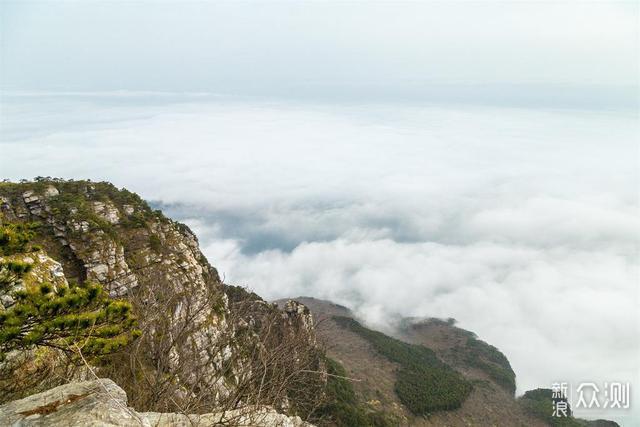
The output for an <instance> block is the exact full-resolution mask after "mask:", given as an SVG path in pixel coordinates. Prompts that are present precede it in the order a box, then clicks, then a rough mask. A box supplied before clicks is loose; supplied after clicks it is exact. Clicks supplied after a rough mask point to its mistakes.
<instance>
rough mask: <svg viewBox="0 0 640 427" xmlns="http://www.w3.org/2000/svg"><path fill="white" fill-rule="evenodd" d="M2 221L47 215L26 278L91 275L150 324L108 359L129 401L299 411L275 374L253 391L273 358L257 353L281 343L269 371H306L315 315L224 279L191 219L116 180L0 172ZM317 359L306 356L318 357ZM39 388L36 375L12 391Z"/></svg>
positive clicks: (149, 405)
mask: <svg viewBox="0 0 640 427" xmlns="http://www.w3.org/2000/svg"><path fill="white" fill-rule="evenodd" d="M0 222H8V223H12V222H13V223H21V222H22V223H37V224H40V226H39V227H38V229H37V236H36V238H35V239H34V242H33V243H34V244H37V245H39V246H40V247H42V250H40V251H38V252H34V253H31V254H28V255H25V256H27V257H28V258H30V259H31V261H32V262H33V264H34V269H33V270H32V272H31V273H29V275H28V276H27V277H26V278H25V280H24V282H25V286H28V283H27V282H34V283H43V282H47V283H52V284H54V286H55V283H56V281H64V282H65V283H66V280H68V281H69V282H78V283H83V282H87V281H91V282H97V283H99V284H101V285H102V286H103V288H104V289H106V290H107V291H108V292H109V294H110V296H111V297H113V298H121V299H126V300H129V301H130V302H131V303H132V306H133V310H134V314H135V315H136V316H137V318H138V321H139V325H138V326H139V329H140V330H142V331H143V333H142V335H141V337H140V338H138V340H137V343H136V346H135V348H132V349H131V351H132V353H130V354H125V355H122V358H121V359H120V362H112V363H111V364H110V365H109V364H107V365H106V366H101V369H105V370H107V372H106V374H104V376H108V377H110V378H113V379H114V380H115V381H117V382H118V384H120V385H121V386H122V387H123V388H124V390H126V391H127V392H128V393H129V396H130V398H131V403H132V405H135V406H136V407H137V408H141V409H144V410H157V411H167V412H168V411H172V410H174V409H175V408H176V407H178V408H179V407H182V406H180V405H178V404H167V403H166V402H176V401H187V400H190V401H192V402H193V401H197V402H198V404H199V406H198V409H197V411H198V412H203V411H204V410H206V411H208V410H209V409H210V408H216V407H232V408H236V407H238V406H252V405H262V404H268V405H273V406H275V407H277V409H278V410H281V411H286V412H288V413H301V412H300V411H299V408H300V406H299V405H298V406H296V402H295V399H292V398H291V397H290V396H288V391H287V388H286V387H283V386H282V384H281V385H278V384H276V382H275V381H276V380H273V379H272V381H270V382H269V383H268V385H269V386H270V387H272V388H273V389H274V390H275V391H274V390H272V391H271V392H270V393H267V392H266V390H263V388H262V386H261V387H260V393H257V394H253V393H252V391H251V390H252V384H253V383H252V381H254V380H255V379H254V377H256V375H257V373H256V372H257V371H258V370H260V369H266V368H264V366H265V365H264V362H265V361H264V360H258V359H259V358H263V359H265V358H266V357H267V356H266V355H269V354H272V353H274V350H276V352H277V353H278V354H280V356H279V359H278V360H277V363H278V364H279V365H278V368H277V371H276V372H271V371H270V375H271V377H272V378H278V380H277V381H290V378H292V377H294V376H295V375H299V374H296V372H298V373H299V371H301V370H303V368H301V367H300V366H298V364H299V363H301V362H300V361H301V360H305V359H303V358H302V357H301V355H305V354H306V355H313V354H317V352H315V346H316V342H315V335H314V329H313V320H312V319H311V314H310V313H309V311H308V310H307V309H306V308H305V307H304V306H302V305H296V304H294V303H292V304H291V306H290V307H289V308H288V309H287V310H286V311H279V310H278V308H276V307H274V306H272V305H271V304H268V303H267V302H265V301H263V300H262V299H261V298H260V297H258V296H257V295H255V294H250V293H248V292H246V291H244V290H243V289H241V288H238V287H231V286H227V285H225V284H223V283H222V281H221V280H220V277H219V275H218V272H217V271H216V269H215V268H213V267H212V266H211V265H210V264H209V262H208V261H207V259H206V258H205V256H204V255H203V254H202V252H201V251H200V248H199V245H198V240H197V238H196V236H195V235H194V233H193V232H192V231H191V230H190V229H189V228H188V227H187V226H186V225H184V224H180V223H178V222H175V221H172V220H171V219H169V218H166V217H165V216H164V215H163V214H162V213H161V212H160V211H156V210H153V209H151V207H150V206H149V205H148V204H147V203H146V202H144V201H143V200H142V199H140V197H138V196H137V195H136V194H134V193H131V192H129V191H127V190H118V189H117V188H115V187H114V186H113V185H111V184H109V183H94V182H89V181H63V180H40V181H35V182H23V183H7V182H4V183H0ZM25 260H26V259H25ZM54 260H55V261H54ZM26 261H28V260H26ZM7 302H8V303H10V302H9V301H7ZM263 332H265V333H264V336H263V335H261V334H263ZM287 345H289V346H291V347H292V349H291V350H288V349H285V347H286V346H287ZM307 350H311V351H307ZM134 351H137V353H136V354H133V352H134ZM127 357H128V359H125V358H127ZM313 357H315V358H318V356H309V358H310V359H312V358H313ZM310 359H309V360H305V363H307V362H308V363H312V362H313V366H315V368H318V367H319V366H320V367H321V366H322V365H321V363H320V362H317V363H315V362H314V361H312V360H310ZM124 360H126V362H125V361H124ZM132 361H134V362H132ZM38 363H40V362H38ZM130 363H134V364H135V369H136V370H137V371H136V372H137V374H136V375H138V376H140V377H144V379H145V382H144V387H146V388H147V389H151V390H152V391H150V392H149V393H148V394H146V395H145V394H144V392H146V391H148V390H138V389H136V387H141V385H140V383H139V382H138V381H139V380H140V379H139V378H138V377H136V375H132V373H131V371H128V370H127V369H129V368H128V367H127V366H128V364H130ZM273 363H276V362H273ZM26 365H29V364H28V363H27V364H26ZM120 367H123V368H124V369H118V368H120ZM315 368H314V369H315ZM108 369H111V370H108ZM131 369H134V368H131ZM269 369H271V368H269ZM24 372H28V370H24ZM65 375H66V374H65ZM313 375H315V376H316V377H317V378H319V379H320V380H318V381H322V380H321V378H322V377H321V375H316V374H313ZM65 378H66V381H68V380H69V379H74V380H76V379H78V378H80V379H85V378H86V377H83V376H81V377H78V376H77V375H75V376H68V375H67V376H66V377H65ZM260 378H262V375H260ZM314 381H315V380H314ZM62 382H64V378H60V379H59V381H58V383H56V384H54V385H58V384H61V383H62ZM46 387H47V388H48V387H51V384H50V383H49V384H47V385H46ZM43 389H44V387H36V388H33V386H31V385H29V387H27V388H26V389H25V390H18V391H17V392H16V393H14V394H11V393H9V394H8V395H9V397H8V398H5V399H16V398H17V397H22V396H25V395H27V394H28V393H33V392H36V391H41V390H43ZM138 391H140V392H138ZM12 393H13V392H12ZM158 394H160V395H161V396H162V398H159V397H158ZM267 395H268V396H269V397H268V398H267V400H266V401H265V397H264V396H267ZM205 399H206V402H205V403H203V402H204V401H205ZM221 402H223V403H222V404H221V405H218V404H219V403H221ZM225 405H226V406H225Z"/></svg>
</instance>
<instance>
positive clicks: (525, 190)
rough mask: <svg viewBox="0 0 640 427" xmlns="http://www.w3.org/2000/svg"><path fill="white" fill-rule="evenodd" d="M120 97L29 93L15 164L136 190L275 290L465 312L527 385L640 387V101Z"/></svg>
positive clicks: (12, 156) (393, 308) (13, 107)
mask: <svg viewBox="0 0 640 427" xmlns="http://www.w3.org/2000/svg"><path fill="white" fill-rule="evenodd" d="M128 96H129V97H131V95H128ZM119 98H120V97H118V96H114V95H112V96H98V95H94V96H58V97H35V98H34V97H33V96H21V97H20V96H18V97H14V98H13V99H12V102H11V103H6V104H5V105H4V117H5V121H4V126H3V140H2V143H1V148H2V152H3V153H4V154H3V157H2V160H1V165H2V175H3V176H4V177H6V178H10V179H13V180H17V179H20V178H29V177H33V176H36V175H42V176H56V177H64V178H90V179H93V180H108V181H111V182H113V183H115V184H116V185H117V186H121V187H126V188H128V189H130V190H133V191H136V192H138V193H139V194H140V195H141V196H142V197H143V198H145V199H147V200H151V201H152V202H153V204H154V206H156V207H159V208H162V209H163V211H164V212H165V213H166V214H167V215H169V216H171V217H173V218H174V219H178V220H181V221H184V222H186V223H187V224H188V225H189V226H190V227H191V228H192V229H193V230H194V231H195V232H196V234H197V235H198V237H199V239H200V243H201V246H202V248H203V251H204V252H205V254H206V255H207V257H208V259H209V261H210V262H211V263H212V265H214V266H215V267H216V268H217V269H218V270H219V272H220V274H221V276H223V277H224V278H225V281H226V282H227V283H231V284H238V285H242V286H246V287H248V288H250V289H252V290H254V291H256V292H257V293H258V294H259V295H261V296H263V297H264V298H266V299H276V298H284V297H296V296H314V297H318V298H325V299H329V300H332V301H334V302H336V303H339V304H343V305H347V306H349V307H351V308H352V309H354V311H355V312H356V313H357V315H358V316H359V317H360V318H362V319H363V320H364V321H366V322H367V323H368V324H370V325H372V326H374V327H379V328H388V327H390V324H391V323H392V322H393V320H394V319H397V317H398V316H404V317H409V316H434V317H454V318H456V319H457V320H458V322H459V325H460V326H461V327H463V328H467V329H470V330H472V331H474V332H476V333H477V334H478V335H479V336H480V338H482V339H484V340H486V341H488V342H490V343H491V344H494V345H495V346H497V347H498V348H499V349H500V350H502V351H503V352H504V353H505V354H506V355H507V357H508V358H509V360H510V361H511V362H512V365H513V367H514V370H515V371H516V373H517V376H518V378H517V381H518V393H522V392H524V391H525V390H528V389H531V388H535V387H549V386H550V384H551V383H553V382H556V381H567V382H570V383H574V384H577V383H579V382H583V381H602V382H605V381H613V380H620V381H622V380H625V381H627V380H629V379H632V380H633V385H632V387H633V386H640V383H639V382H638V360H640V358H639V356H640V347H639V343H638V336H639V335H640V329H639V318H638V312H639V310H638V308H639V307H640V304H639V301H638V288H637V285H638V277H639V274H640V269H639V266H638V239H639V237H640V223H639V220H638V218H639V217H640V216H639V215H638V213H639V212H638V211H639V206H638V197H637V196H638V182H639V180H638V168H637V161H638V158H637V155H638V151H637V145H636V144H637V136H638V132H639V128H638V122H637V120H636V119H635V117H634V115H633V114H632V113H625V112H601V111H600V112H598V111H589V110H582V111H579V110H544V109H522V108H501V107H489V106H485V107H473V106H468V107H460V106H456V105H454V106H443V105H439V104H435V105H429V104H420V105H393V104H361V105H355V104H350V105H342V106H336V105H330V104H319V103H318V104H313V103H307V104H304V103H299V102H266V101H248V100H246V99H243V100H232V99H223V100H220V99H217V98H215V97H206V96H205V97H202V96H201V97H195V98H194V97H193V96H185V97H183V98H181V99H177V100H176V99H173V98H170V99H167V98H162V97H160V98H158V97H153V96H149V95H146V96H143V95H137V96H134V97H133V99H134V101H132V100H128V101H127V102H122V100H120V99H119ZM61 111H64V114H61V113H60V112H61ZM636 402H637V400H636ZM636 407H637V405H636ZM577 413H578V415H580V413H579V411H577ZM585 415H587V416H589V417H593V416H598V414H596V413H594V411H593V410H588V411H587V413H586V414H585ZM604 415H606V416H608V417H619V416H620V413H615V412H611V413H606V412H604V413H603V416H604ZM622 415H623V416H624V414H622Z"/></svg>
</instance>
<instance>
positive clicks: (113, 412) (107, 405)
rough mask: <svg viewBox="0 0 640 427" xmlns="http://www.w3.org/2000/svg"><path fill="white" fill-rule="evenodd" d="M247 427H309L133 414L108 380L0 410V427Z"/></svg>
mask: <svg viewBox="0 0 640 427" xmlns="http://www.w3.org/2000/svg"><path fill="white" fill-rule="evenodd" d="M215 425H250V426H265V427H267V426H269V427H270V426H274V427H275V426H281V427H312V425H311V424H309V423H306V422H304V421H302V420H301V419H300V418H299V417H289V416H286V415H283V414H279V413H278V412H276V411H275V410H273V409H271V408H268V407H253V408H246V409H244V410H243V411H226V412H225V413H215V412H214V413H209V414H202V415H192V414H188V415H187V414H176V413H158V412H136V411H135V410H134V409H133V408H130V407H128V406H127V395H126V393H125V392H124V391H123V390H122V389H121V388H120V387H118V386H117V385H116V383H114V382H113V381H111V380H110V379H108V378H106V379H100V380H94V381H84V382H75V383H69V384H65V385H62V386H59V387H55V388H53V389H51V390H47V391H45V392H43V393H38V394H34V395H32V396H29V397H26V398H24V399H20V400H15V401H13V402H9V403H7V404H5V405H2V406H0V426H2V427H4V426H7V427H9V426H12V427H18V426H20V427H28V426H52V427H85V426H86V427H89V426H95V427H107V426H122V427H141V426H144V427H152V426H157V427H192V426H196V427H197V426H201V427H204V426H215Z"/></svg>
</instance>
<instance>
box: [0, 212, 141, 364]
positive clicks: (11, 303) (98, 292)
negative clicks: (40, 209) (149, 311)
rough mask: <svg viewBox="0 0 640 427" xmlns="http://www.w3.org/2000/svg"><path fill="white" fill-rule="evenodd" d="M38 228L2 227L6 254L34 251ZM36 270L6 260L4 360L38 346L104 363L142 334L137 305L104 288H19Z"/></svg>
mask: <svg viewBox="0 0 640 427" xmlns="http://www.w3.org/2000/svg"><path fill="white" fill-rule="evenodd" d="M32 233H33V229H32V228H30V227H28V226H24V227H23V226H17V225H15V224H10V225H2V224H0V254H3V255H13V254H15V253H17V252H18V251H28V250H29V249H30V248H29V247H28V241H29V240H30V239H31V237H33V234H32ZM30 269H31V265H30V264H26V263H23V262H19V261H13V260H2V261H0V296H1V297H2V305H0V360H2V359H4V357H6V354H7V353H8V352H10V351H12V350H26V349H30V348H33V347H36V346H41V347H51V348H56V349H59V350H62V351H65V352H69V353H74V352H76V353H77V352H78V351H81V352H82V354H83V355H84V356H87V357H93V358H99V357H100V356H103V355H106V354H109V353H112V352H115V351H117V350H119V349H120V348H122V347H123V346H125V345H126V344H128V343H129V342H130V341H131V340H132V339H134V338H135V337H136V336H138V335H139V334H140V331H138V330H136V329H135V323H136V321H135V317H134V316H133V314H132V312H131V304H129V303H128V302H126V301H120V300H113V299H111V298H109V295H108V294H107V293H106V292H105V291H104V290H103V289H102V287H101V286H100V285H99V284H95V283H84V284H71V285H69V286H57V287H55V286H53V285H51V284H48V283H44V284H41V285H40V286H38V287H37V288H36V289H24V287H22V286H19V285H20V280H21V278H22V277H23V276H24V275H25V274H26V273H28V272H29V271H30Z"/></svg>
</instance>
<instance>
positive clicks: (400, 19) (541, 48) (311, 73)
mask: <svg viewBox="0 0 640 427" xmlns="http://www.w3.org/2000/svg"><path fill="white" fill-rule="evenodd" d="M638 7H639V6H638V3H637V2H633V1H632V2H626V3H600V2H587V1H568V2H534V3H531V2H516V1H513V2H453V1H449V2H428V1H425V2H373V1H372V2H366V3H365V2H324V1H318V2H305V1H282V2H168V1H154V2H143V1H136V2H96V1H87V2H71V1H69V2H30V1H24V0H21V1H19V2H10V1H3V3H2V7H1V8H0V13H1V14H2V21H1V26H0V32H1V36H2V46H1V49H2V53H1V58H2V87H4V88H5V89H19V90H57V91H60V90H63V91H68V90H82V91H86V90H92V91H94V90H154V91H208V92H215V93H227V94H243V95H257V94H261V95H270V96H272V95H275V96H290V97H292V96H293V97H330V98H347V99H352V98H356V99H360V100H361V99H362V98H363V97H368V98H382V97H390V98H394V99H404V100H405V101H406V100H409V99H414V98H419V99H420V98H424V97H429V98H443V97H445V98H447V99H448V100H452V98H454V99H455V98H462V99H463V100H465V101H468V100H469V99H470V98H473V99H478V98H479V99H480V100H482V101H487V100H488V99H490V100H493V102H498V101H504V100H505V98H507V99H508V100H513V99H515V100H516V101H518V102H524V101H528V102H543V101H545V100H546V101H549V100H548V98H552V99H553V102H555V103H556V104H559V103H561V101H562V102H568V103H571V104H575V103H581V102H583V103H600V104H601V103H603V102H606V103H613V104H624V105H627V106H628V105H629V103H632V102H633V101H634V98H636V97H637V93H634V86H635V85H637V82H638V59H639V58H638V25H637V21H638ZM478 85H479V86H480V87H478ZM485 85H498V86H499V87H500V89H496V88H495V87H493V86H491V87H489V88H487V87H486V86H485ZM512 85H521V86H520V87H519V88H518V89H514V88H513V86H512ZM469 86H473V89H470V88H469ZM602 86H606V87H607V88H606V89H604V88H603V87H602ZM487 92H488V93H487Z"/></svg>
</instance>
